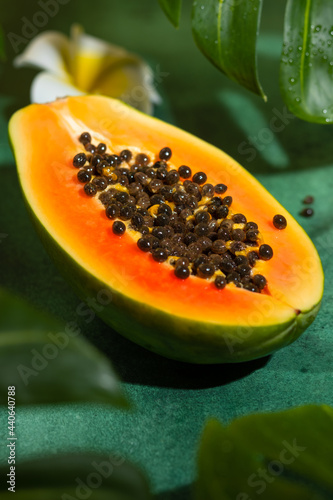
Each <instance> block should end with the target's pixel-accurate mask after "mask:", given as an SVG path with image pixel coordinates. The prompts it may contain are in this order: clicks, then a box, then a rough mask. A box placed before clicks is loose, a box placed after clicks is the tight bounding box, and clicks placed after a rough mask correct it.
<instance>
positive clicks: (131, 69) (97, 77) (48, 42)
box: [14, 25, 161, 114]
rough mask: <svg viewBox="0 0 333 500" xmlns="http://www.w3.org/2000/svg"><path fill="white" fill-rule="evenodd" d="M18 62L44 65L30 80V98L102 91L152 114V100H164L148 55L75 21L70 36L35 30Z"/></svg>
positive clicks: (38, 99) (39, 99)
mask: <svg viewBox="0 0 333 500" xmlns="http://www.w3.org/2000/svg"><path fill="white" fill-rule="evenodd" d="M14 65H15V66H16V67H21V66H34V67H37V68H41V69H43V70H44V71H42V72H41V73H39V74H38V75H37V76H36V77H35V79H34V80H33V82H32V86H31V91H30V99H31V102H37V103H45V102H50V101H54V100H55V99H57V98H58V97H65V96H69V95H83V94H102V95H106V96H110V97H115V98H117V99H121V100H123V101H125V102H127V103H128V104H130V105H131V106H134V107H135V108H137V109H139V110H141V111H143V112H144V113H147V114H152V112H153V104H154V103H155V104H158V103H159V102H160V101H161V98H160V96H159V94H158V93H157V92H156V90H155V88H154V85H153V79H154V75H153V72H152V70H151V68H150V67H149V66H148V64H147V63H146V62H145V61H143V60H142V59H141V58H140V57H138V56H137V55H135V54H131V53H130V52H127V51H126V50H125V49H123V48H122V47H118V46H116V45H112V44H110V43H107V42H105V41H103V40H99V39H98V38H95V37H92V36H90V35H86V34H85V33H84V32H83V30H82V29H81V27H80V26H77V25H75V26H73V27H72V30H71V37H70V38H68V37H67V36H65V35H63V34H62V33H59V32H56V31H45V32H43V33H41V34H40V35H37V36H36V37H35V38H34V39H33V40H32V41H31V42H30V43H29V45H28V46H27V47H26V49H25V50H24V51H23V53H22V54H20V55H19V56H17V57H16V58H15V59H14Z"/></svg>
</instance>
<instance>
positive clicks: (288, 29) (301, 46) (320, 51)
mask: <svg viewBox="0 0 333 500" xmlns="http://www.w3.org/2000/svg"><path fill="white" fill-rule="evenodd" d="M332 7H333V6H332V1H331V0H316V1H315V0H288V3H287V9H286V16H285V26H284V43H283V51H282V56H281V69H280V87H281V92H282V95H283V98H284V101H285V103H286V104H287V105H288V107H289V109H290V110H291V111H292V112H293V113H294V114H295V115H296V116H298V117H299V118H302V119H303V120H307V121H311V122H317V123H333V8H332Z"/></svg>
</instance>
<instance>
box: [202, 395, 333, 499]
mask: <svg viewBox="0 0 333 500" xmlns="http://www.w3.org/2000/svg"><path fill="white" fill-rule="evenodd" d="M332 436H333V408H331V407H330V406H325V405H323V406H315V405H309V406H303V407H299V408H294V409H291V410H287V411H284V412H279V413H269V414H258V415H250V416H246V417H242V418H239V419H236V420H235V421H233V422H232V423H231V424H230V425H229V426H223V425H222V424H220V423H219V422H218V421H217V420H211V421H209V422H208V423H207V425H206V427H205V429H204V432H203V435H202V439H201V444H200V449H199V455H198V481H197V485H196V498H197V500H202V499H203V498H204V499H205V500H229V499H237V500H250V499H254V498H260V499H261V500H281V498H283V499H284V500H313V499H316V500H329V499H332V498H333V476H332V464H333V438H332Z"/></svg>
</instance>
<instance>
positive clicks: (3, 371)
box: [0, 288, 128, 407]
mask: <svg viewBox="0 0 333 500" xmlns="http://www.w3.org/2000/svg"><path fill="white" fill-rule="evenodd" d="M13 386H14V387H15V400H16V404H17V405H18V404H40V403H60V402H73V401H81V402H87V401H92V402H96V403H105V404H111V405H115V406H121V407H126V406H127V405H128V403H127V400H126V398H125V396H124V394H123V392H122V390H121V387H120V384H119V382H118V378H117V377H116V375H115V373H114V371H113V368H112V366H111V364H110V363H109V361H108V359H107V358H105V356H104V355H103V354H102V353H100V352H99V351H98V350H97V349H95V347H94V346H92V345H91V344H89V343H88V342H87V341H86V340H85V339H84V338H83V337H81V335H80V331H79V327H78V325H77V324H76V323H75V322H68V323H67V324H63V323H62V322H61V321H59V320H57V319H55V318H53V317H50V316H48V315H46V314H44V313H42V312H40V311H38V310H36V309H34V308H33V307H32V306H30V305H29V304H27V303H25V302H24V301H23V300H21V299H20V298H18V297H16V296H14V295H12V294H11V293H9V292H7V291H5V290H3V289H1V288H0V399H1V401H7V393H8V387H13Z"/></svg>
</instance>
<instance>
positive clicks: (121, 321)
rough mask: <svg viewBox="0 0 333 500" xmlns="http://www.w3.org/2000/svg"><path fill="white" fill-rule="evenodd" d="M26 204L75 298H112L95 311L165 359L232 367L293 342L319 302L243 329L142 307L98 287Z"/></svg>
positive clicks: (89, 299)
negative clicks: (286, 318)
mask: <svg viewBox="0 0 333 500" xmlns="http://www.w3.org/2000/svg"><path fill="white" fill-rule="evenodd" d="M25 201H26V204H27V207H28V210H29V213H30V215H31V218H32V220H33V223H34V225H35V228H36V230H37V233H38V234H39V237H40V238H41V240H42V242H43V244H44V246H45V248H46V250H47V252H48V253H49V255H50V256H51V258H52V259H53V260H54V261H55V263H56V264H57V266H58V268H59V270H60V271H61V273H62V274H63V275H64V276H65V277H66V279H67V280H68V281H69V282H70V283H71V285H72V287H73V288H74V290H75V292H76V293H77V295H78V296H79V297H80V298H81V299H82V300H84V301H86V302H88V303H89V305H91V307H92V308H94V306H93V303H94V299H95V298H96V295H97V294H98V292H99V291H100V290H106V289H107V290H108V291H109V293H111V294H112V300H111V302H110V303H109V304H107V305H106V306H104V307H103V309H102V310H101V308H100V307H98V309H96V310H95V312H96V314H97V316H99V317H100V318H101V319H102V320H103V321H105V323H106V324H108V325H109V326H111V327H112V328H113V329H114V330H115V331H116V332H118V333H120V334H121V335H123V336H124V337H126V338H128V339H129V340H132V341H133V342H135V343H137V344H139V345H141V346H142V347H144V348H146V349H148V350H150V351H153V352H155V353H157V354H160V355H162V356H164V357H166V358H170V359H174V360H178V361H184V362H188V363H195V364H216V363H237V362H241V361H249V360H252V359H256V358H261V357H264V356H267V355H269V354H271V353H273V352H274V351H276V350H278V349H280V348H282V347H284V346H287V345H288V344H291V343H292V342H294V341H295V340H296V339H297V338H298V337H299V336H300V335H301V334H302V333H303V332H304V330H306V328H308V326H309V325H310V324H311V323H312V322H313V321H314V319H315V317H316V315H317V313H318V311H319V308H320V305H321V301H319V302H318V303H317V304H316V305H315V306H314V307H313V308H311V309H310V310H309V311H303V312H301V313H299V312H297V311H294V312H293V311H292V310H291V316H290V320H289V321H287V322H283V323H279V324H274V325H263V326H256V327H252V326H251V327H247V326H246V325H243V326H242V325H234V326H230V325H223V324H222V323H220V324H219V323H209V322H202V321H197V320H194V319H189V318H183V317H179V316H175V315H170V314H168V313H166V312H165V311H162V310H160V309H157V308H155V307H153V306H151V305H150V304H144V305H143V304H142V302H137V301H135V300H133V299H132V298H130V297H127V296H126V295H124V294H122V293H120V292H119V291H117V290H115V289H113V288H111V287H110V286H109V285H108V284H107V283H103V282H102V281H100V280H99V279H97V278H96V277H95V276H93V275H92V274H90V273H89V272H88V271H87V270H86V269H84V268H83V267H82V266H81V265H79V264H78V263H77V262H76V261H75V260H74V259H73V258H72V257H71V256H70V255H69V254H68V253H67V252H66V251H65V250H64V249H63V248H62V247H61V246H60V245H59V244H58V243H57V241H56V240H55V239H54V238H53V237H52V236H51V235H50V233H49V232H48V231H47V229H46V228H45V227H44V226H43V225H42V224H41V222H40V221H39V219H38V218H37V217H36V215H35V214H34V212H33V211H32V209H31V207H30V206H29V203H28V201H27V200H25Z"/></svg>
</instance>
